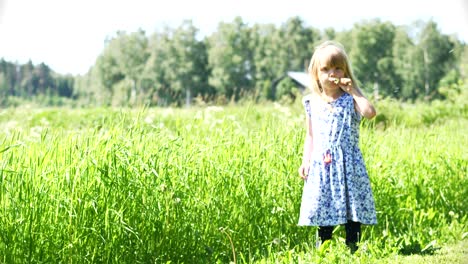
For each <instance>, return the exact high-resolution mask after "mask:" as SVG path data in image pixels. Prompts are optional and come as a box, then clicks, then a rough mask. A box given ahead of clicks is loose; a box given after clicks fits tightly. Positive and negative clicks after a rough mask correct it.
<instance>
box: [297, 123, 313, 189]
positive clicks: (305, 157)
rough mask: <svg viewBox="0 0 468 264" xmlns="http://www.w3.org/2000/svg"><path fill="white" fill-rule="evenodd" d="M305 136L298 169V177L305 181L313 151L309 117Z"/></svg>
mask: <svg viewBox="0 0 468 264" xmlns="http://www.w3.org/2000/svg"><path fill="white" fill-rule="evenodd" d="M306 130H307V132H306V136H305V139H304V152H303V154H302V164H301V166H300V167H299V170H298V172H299V175H300V176H301V178H302V179H304V180H306V179H307V175H308V174H309V166H310V157H311V155H312V150H313V134H312V122H311V121H310V118H309V116H307V117H306Z"/></svg>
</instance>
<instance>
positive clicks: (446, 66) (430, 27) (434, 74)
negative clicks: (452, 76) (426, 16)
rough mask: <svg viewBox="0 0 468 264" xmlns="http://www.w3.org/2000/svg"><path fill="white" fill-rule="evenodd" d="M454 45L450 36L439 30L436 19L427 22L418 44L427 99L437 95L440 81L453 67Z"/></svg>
mask: <svg viewBox="0 0 468 264" xmlns="http://www.w3.org/2000/svg"><path fill="white" fill-rule="evenodd" d="M454 47H455V44H454V43H453V42H452V41H451V40H450V38H449V37H448V36H447V35H443V34H441V33H440V32H439V30H438V28H437V24H436V23H435V22H434V21H429V22H427V23H426V25H425V26H424V28H423V30H422V32H421V35H420V36H419V44H418V48H419V49H420V50H421V52H422V58H423V64H424V96H425V98H426V99H429V98H432V97H434V96H437V93H438V92H437V87H438V83H439V81H440V80H441V79H442V78H443V77H444V76H445V75H446V74H447V73H448V72H449V70H450V69H451V68H452V67H453V64H454V62H455V57H454V55H453V54H454V53H453V50H454Z"/></svg>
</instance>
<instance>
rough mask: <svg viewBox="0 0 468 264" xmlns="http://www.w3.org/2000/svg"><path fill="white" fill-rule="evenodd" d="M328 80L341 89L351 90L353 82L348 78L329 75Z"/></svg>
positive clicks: (348, 91)
mask: <svg viewBox="0 0 468 264" xmlns="http://www.w3.org/2000/svg"><path fill="white" fill-rule="evenodd" d="M328 80H329V81H330V82H332V83H334V84H336V85H338V86H339V87H340V88H341V89H342V90H343V91H345V92H347V93H351V92H352V90H353V82H352V81H351V79H350V78H338V77H330V78H328Z"/></svg>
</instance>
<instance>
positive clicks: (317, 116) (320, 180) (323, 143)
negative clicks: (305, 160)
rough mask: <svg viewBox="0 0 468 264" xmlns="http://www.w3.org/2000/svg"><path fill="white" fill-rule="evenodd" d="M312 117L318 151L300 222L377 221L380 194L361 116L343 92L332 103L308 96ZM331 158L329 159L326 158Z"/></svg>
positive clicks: (319, 223) (319, 224)
mask: <svg viewBox="0 0 468 264" xmlns="http://www.w3.org/2000/svg"><path fill="white" fill-rule="evenodd" d="M303 103H304V107H305V109H306V113H307V115H308V116H309V117H310V119H311V121H312V132H313V152H312V155H311V160H310V169H309V174H308V178H307V180H306V181H305V183H304V189H303V194H302V203H301V211H300V216H299V225H301V226H335V225H340V224H345V223H346V222H347V221H348V220H352V221H355V222H361V223H362V224H367V225H371V224H376V223H377V217H376V213H375V205H374V198H373V195H372V190H371V185H370V181H369V176H368V174H367V171H366V167H365V164H364V160H363V158H362V153H361V150H360V148H359V123H360V120H361V115H360V114H359V113H357V112H356V110H355V108H354V100H353V97H352V96H351V95H350V94H348V93H343V94H342V95H341V96H340V97H339V98H338V99H336V100H335V101H333V102H331V103H326V102H324V101H322V100H314V101H313V102H312V101H311V99H310V98H309V97H305V98H304V101H303ZM327 153H328V154H329V157H330V156H331V160H330V161H327V160H326V159H324V156H327Z"/></svg>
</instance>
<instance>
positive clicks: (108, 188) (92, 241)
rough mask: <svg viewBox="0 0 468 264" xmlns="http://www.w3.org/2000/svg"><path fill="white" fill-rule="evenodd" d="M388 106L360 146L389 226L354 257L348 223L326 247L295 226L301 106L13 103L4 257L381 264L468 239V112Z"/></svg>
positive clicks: (8, 125) (4, 185)
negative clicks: (68, 106)
mask: <svg viewBox="0 0 468 264" xmlns="http://www.w3.org/2000/svg"><path fill="white" fill-rule="evenodd" d="M377 107H378V112H379V115H382V114H387V115H386V118H387V123H386V127H385V128H384V127H383V126H380V125H379V124H380V123H381V121H367V122H363V123H362V127H361V148H362V150H363V153H364V158H365V161H366V164H367V168H368V171H369V175H370V178H371V184H372V187H373V190H374V196H375V200H376V206H377V211H378V220H379V224H378V225H376V226H372V227H365V228H364V229H363V234H362V237H363V243H361V245H360V249H359V250H358V251H357V252H356V253H355V254H354V255H351V254H350V252H349V250H348V249H347V247H346V246H345V245H344V241H343V238H342V237H343V232H344V231H343V228H337V229H336V230H335V236H334V237H335V239H334V240H332V241H330V242H329V243H326V244H324V245H322V247H320V248H319V249H315V246H314V245H315V238H314V237H315V234H314V233H315V229H314V228H301V227H297V225H296V223H297V217H298V210H299V203H300V196H301V191H302V182H301V180H300V178H299V177H298V176H297V172H296V171H297V167H298V166H299V163H300V156H301V152H302V150H301V148H302V143H303V136H304V115H305V114H304V111H303V109H302V108H301V106H300V103H295V104H294V105H293V106H292V107H284V106H281V105H279V104H276V103H275V104H265V105H257V106H253V105H251V104H245V105H243V106H241V107H225V108H221V107H206V108H190V109H174V108H166V109H160V108H150V109H140V110H131V109H112V108H94V109H81V110H70V109H65V108H55V109H54V108H48V109H35V108H29V109H26V108H18V109H6V110H4V111H3V112H2V113H1V115H0V124H2V128H3V135H4V137H3V139H2V140H1V141H0V160H1V162H0V180H1V184H0V195H1V199H0V221H1V225H0V234H1V235H0V262H5V263H22V262H32V263H38V262H48V263H50V262H77V263H83V262H93V263H96V262H99V263H101V262H119V263H135V262H137V263H138V262H144V263H167V262H171V263H227V262H229V261H234V259H236V260H237V261H238V262H239V263H304V262H306V263H378V262H379V260H380V259H382V258H385V257H389V258H395V257H399V256H401V255H402V254H409V253H414V254H428V255H429V254H436V253H437V252H438V249H439V248H441V247H444V244H445V243H447V242H456V241H460V240H462V239H464V237H465V239H466V229H467V227H468V221H467V220H468V218H467V217H466V215H467V212H466V209H467V208H468V206H467V200H466V197H468V193H467V192H468V190H467V189H466V188H457V187H456V186H466V185H467V184H468V182H467V181H468V179H467V177H466V175H467V174H466V172H467V169H468V168H467V162H466V161H467V160H468V156H467V153H466V151H465V146H466V144H467V143H468V142H466V141H467V138H466V137H464V136H461V135H466V134H467V133H468V131H466V130H467V127H468V126H467V125H468V121H467V120H468V119H467V115H466V113H467V112H466V104H465V108H460V106H457V105H452V104H444V103H443V102H441V103H440V104H437V105H429V104H418V105H416V106H410V105H404V104H403V105H402V104H400V103H397V102H392V101H389V102H387V101H383V102H379V103H378V104H377ZM427 111H432V112H430V113H426V112H427ZM405 114H407V115H408V116H405ZM426 115H429V118H427V120H426V121H421V117H424V116H426ZM422 119H423V120H424V119H425V118H422ZM373 122H376V123H373ZM407 122H408V123H409V124H407ZM279 124H280V125H279Z"/></svg>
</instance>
